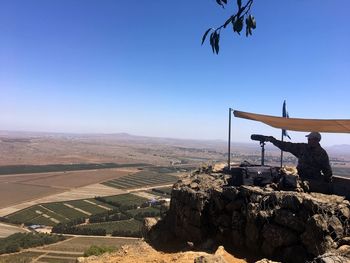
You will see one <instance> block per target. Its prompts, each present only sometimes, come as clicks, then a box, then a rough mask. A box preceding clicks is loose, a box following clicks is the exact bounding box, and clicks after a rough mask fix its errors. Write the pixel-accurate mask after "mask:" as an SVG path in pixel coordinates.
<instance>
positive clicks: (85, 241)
mask: <svg viewBox="0 0 350 263" xmlns="http://www.w3.org/2000/svg"><path fill="white" fill-rule="evenodd" d="M137 240H138V239H137V238H118V237H89V236H86V237H82V236H80V237H72V238H71V239H69V240H66V241H63V242H60V243H57V244H52V245H48V246H45V248H42V250H50V251H53V250H54V251H66V252H80V253H83V252H84V251H85V250H86V249H88V248H89V247H90V246H92V245H96V246H112V247H116V248H117V249H119V248H120V247H121V246H123V245H125V244H132V243H135V242H136V241H137Z"/></svg>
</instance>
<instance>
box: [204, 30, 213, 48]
mask: <svg viewBox="0 0 350 263" xmlns="http://www.w3.org/2000/svg"><path fill="white" fill-rule="evenodd" d="M210 30H212V28H209V29H208V30H207V31H205V33H204V35H203V37H202V45H203V43H204V41H205V39H206V37H207V35H208V33H209V32H210Z"/></svg>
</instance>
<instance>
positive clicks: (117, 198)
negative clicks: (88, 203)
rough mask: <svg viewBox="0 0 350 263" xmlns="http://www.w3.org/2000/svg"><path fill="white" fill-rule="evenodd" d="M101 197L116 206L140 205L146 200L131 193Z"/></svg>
mask: <svg viewBox="0 0 350 263" xmlns="http://www.w3.org/2000/svg"><path fill="white" fill-rule="evenodd" d="M102 199H103V200H104V201H105V202H111V203H115V204H116V205H118V206H140V205H142V204H143V203H144V202H147V200H148V199H146V198H143V197H140V196H137V195H133V194H121V195H112V196H106V197H103V198H102Z"/></svg>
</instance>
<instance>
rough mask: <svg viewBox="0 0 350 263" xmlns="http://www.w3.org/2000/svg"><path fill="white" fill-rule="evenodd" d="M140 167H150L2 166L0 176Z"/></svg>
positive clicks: (102, 165)
mask: <svg viewBox="0 0 350 263" xmlns="http://www.w3.org/2000/svg"><path fill="white" fill-rule="evenodd" d="M140 166H143V167H145V166H150V165H149V164H144V163H130V164H118V163H76V164H47V165H6V166H0V175H4V174H23V173H47V172H61V171H79V170H95V169H106V168H121V167H140Z"/></svg>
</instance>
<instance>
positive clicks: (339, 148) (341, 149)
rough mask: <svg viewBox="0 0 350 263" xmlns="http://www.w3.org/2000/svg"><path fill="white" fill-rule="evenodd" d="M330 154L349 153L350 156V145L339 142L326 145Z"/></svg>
mask: <svg viewBox="0 0 350 263" xmlns="http://www.w3.org/2000/svg"><path fill="white" fill-rule="evenodd" d="M325 149H326V150H327V152H328V153H329V154H336V155H349V156H350V145H349V144H338V145H333V146H329V147H325Z"/></svg>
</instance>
